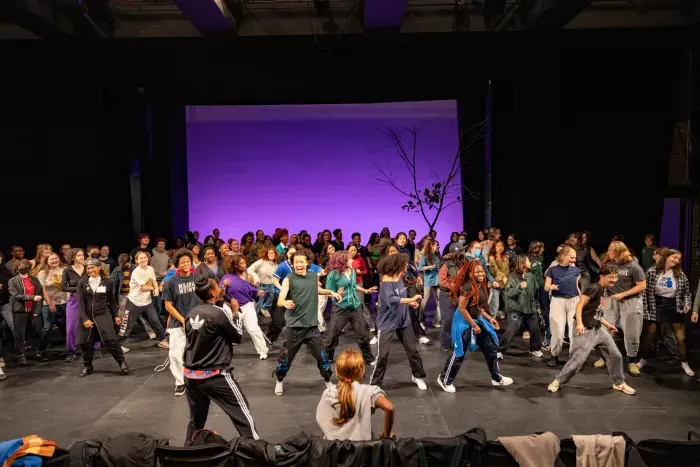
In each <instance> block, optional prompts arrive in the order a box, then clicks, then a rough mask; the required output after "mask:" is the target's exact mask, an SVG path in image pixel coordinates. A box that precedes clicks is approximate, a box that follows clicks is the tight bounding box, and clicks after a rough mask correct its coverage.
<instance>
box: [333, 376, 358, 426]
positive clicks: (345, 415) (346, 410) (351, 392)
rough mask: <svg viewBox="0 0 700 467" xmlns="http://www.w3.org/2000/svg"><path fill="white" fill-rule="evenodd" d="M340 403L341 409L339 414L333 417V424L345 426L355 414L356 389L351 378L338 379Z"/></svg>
mask: <svg viewBox="0 0 700 467" xmlns="http://www.w3.org/2000/svg"><path fill="white" fill-rule="evenodd" d="M338 403H339V404H340V411H339V413H338V416H337V417H335V418H333V424H334V425H335V426H343V425H345V423H346V422H347V421H348V420H350V419H351V418H352V417H354V416H355V389H353V387H352V382H351V380H350V379H347V380H345V381H343V380H341V381H338Z"/></svg>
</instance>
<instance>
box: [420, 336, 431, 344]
mask: <svg viewBox="0 0 700 467" xmlns="http://www.w3.org/2000/svg"><path fill="white" fill-rule="evenodd" d="M418 342H420V343H421V344H427V343H428V342H430V339H428V338H427V337H425V336H421V337H419V338H418Z"/></svg>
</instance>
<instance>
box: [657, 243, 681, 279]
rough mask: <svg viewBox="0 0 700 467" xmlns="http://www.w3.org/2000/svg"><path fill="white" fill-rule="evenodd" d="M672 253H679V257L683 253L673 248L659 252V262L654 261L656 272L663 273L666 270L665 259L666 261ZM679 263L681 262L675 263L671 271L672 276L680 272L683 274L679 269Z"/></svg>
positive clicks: (678, 274)
mask: <svg viewBox="0 0 700 467" xmlns="http://www.w3.org/2000/svg"><path fill="white" fill-rule="evenodd" d="M673 255H681V258H683V253H681V252H680V251H678V250H674V249H668V250H666V251H664V252H663V253H661V257H660V258H659V262H658V263H656V266H655V268H656V272H657V273H658V274H663V273H664V272H665V271H666V261H668V258H669V257H670V256H673ZM681 264H682V262H681V261H679V262H678V264H676V265H675V266H674V267H673V269H672V271H673V277H679V276H680V275H681V274H683V271H682V270H681Z"/></svg>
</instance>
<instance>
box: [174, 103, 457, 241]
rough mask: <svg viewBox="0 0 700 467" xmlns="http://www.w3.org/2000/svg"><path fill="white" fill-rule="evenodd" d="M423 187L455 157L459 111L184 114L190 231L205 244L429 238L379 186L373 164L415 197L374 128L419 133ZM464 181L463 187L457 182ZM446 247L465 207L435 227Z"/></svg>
mask: <svg viewBox="0 0 700 467" xmlns="http://www.w3.org/2000/svg"><path fill="white" fill-rule="evenodd" d="M426 121H427V122H428V123H426V124H425V126H424V127H423V129H422V130H421V132H420V133H419V139H418V143H419V150H418V160H417V166H418V168H419V174H420V175H419V179H422V180H424V181H425V182H429V181H432V180H433V179H434V176H433V175H431V171H432V172H433V173H438V174H440V175H443V174H444V173H445V172H446V171H447V170H449V164H450V163H451V161H452V158H453V156H454V154H455V152H456V150H457V128H456V123H455V121H456V104H455V102H454V101H431V102H404V103H392V104H352V105H315V106H256V107H245V106H197V107H189V108H188V109H187V161H188V167H187V170H188V184H189V187H188V188H189V203H190V205H189V219H190V230H199V231H200V233H201V235H202V237H201V238H203V237H204V236H205V235H207V234H209V233H211V231H212V230H213V229H214V228H215V227H217V228H219V229H220V230H221V236H222V237H224V238H229V237H235V238H237V239H239V240H240V238H241V236H242V235H243V234H244V233H245V232H247V231H249V230H252V231H255V230H256V229H262V230H264V231H265V233H269V234H272V232H274V229H275V228H276V227H287V228H288V229H289V230H290V232H291V233H294V232H299V231H300V230H301V229H306V230H308V231H309V233H310V234H311V236H312V238H313V239H314V240H315V236H316V233H317V232H320V231H321V230H323V229H330V230H333V229H335V228H340V229H342V230H343V234H344V240H345V241H346V243H347V242H348V241H349V240H350V235H351V234H352V232H354V231H358V232H360V233H361V234H362V239H363V243H364V242H366V241H367V240H368V239H369V235H370V234H371V233H372V232H378V231H379V230H381V229H382V228H383V227H389V229H391V232H392V235H395V234H396V233H398V232H399V231H401V230H403V231H406V232H408V230H409V229H411V228H413V229H415V230H416V231H417V233H418V236H419V237H420V236H422V235H424V234H425V233H427V225H426V223H425V221H424V220H423V218H422V217H421V215H420V214H414V213H407V212H406V211H403V210H402V209H401V206H402V205H403V204H404V203H405V201H406V198H405V197H404V196H403V195H401V194H399V193H397V192H396V191H395V190H394V189H393V188H391V187H389V186H387V185H384V184H381V183H380V182H379V181H377V180H376V177H377V176H378V173H377V170H376V168H375V167H374V165H373V163H374V162H376V163H378V164H380V166H382V167H383V168H388V167H389V166H390V167H391V170H392V172H393V174H394V176H395V178H396V179H397V180H398V181H399V184H401V185H405V186H406V187H407V188H409V187H410V185H411V183H412V180H411V177H410V176H409V175H408V171H407V170H406V169H405V168H404V167H403V165H402V163H401V162H400V160H399V159H398V156H396V153H395V151H394V149H393V147H388V142H387V141H386V140H385V139H384V137H383V136H382V135H381V133H380V132H379V131H378V130H377V127H379V126H383V127H391V128H395V129H402V128H404V127H412V126H414V125H417V126H420V125H422V124H423V123H424V122H426ZM458 180H459V178H458ZM436 230H437V231H438V240H439V241H440V244H441V245H444V244H445V242H446V241H447V239H448V237H449V233H450V232H451V231H460V230H462V206H461V204H460V203H457V204H454V205H452V206H451V207H449V208H447V209H446V210H445V211H443V213H442V214H441V216H440V219H439V221H438V223H437V225H436Z"/></svg>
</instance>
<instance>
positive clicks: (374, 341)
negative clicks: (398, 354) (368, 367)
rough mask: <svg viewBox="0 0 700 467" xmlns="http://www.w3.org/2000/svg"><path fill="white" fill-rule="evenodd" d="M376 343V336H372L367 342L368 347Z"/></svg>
mask: <svg viewBox="0 0 700 467" xmlns="http://www.w3.org/2000/svg"><path fill="white" fill-rule="evenodd" d="M377 342H379V341H378V340H377V336H374V337H373V338H372V340H371V341H369V345H375V344H376V343H377Z"/></svg>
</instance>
